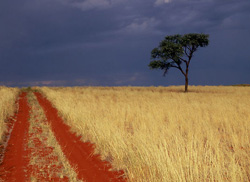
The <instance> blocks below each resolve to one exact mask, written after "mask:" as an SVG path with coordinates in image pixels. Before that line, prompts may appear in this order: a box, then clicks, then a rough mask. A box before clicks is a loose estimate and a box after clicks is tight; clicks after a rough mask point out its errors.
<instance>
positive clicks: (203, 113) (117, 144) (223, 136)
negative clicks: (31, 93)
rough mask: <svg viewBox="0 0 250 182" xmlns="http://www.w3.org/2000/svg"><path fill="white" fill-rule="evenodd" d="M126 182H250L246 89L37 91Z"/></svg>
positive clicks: (249, 116)
mask: <svg viewBox="0 0 250 182" xmlns="http://www.w3.org/2000/svg"><path fill="white" fill-rule="evenodd" d="M40 90H41V91H42V92H43V93H44V94H45V95H46V96H47V97H48V99H49V100H50V101H51V102H52V103H53V104H54V105H55V106H56V107H57V109H58V110H59V112H60V114H61V115H62V116H63V117H64V119H65V121H66V122H67V123H68V124H69V125H70V126H71V127H72V129H73V130H74V131H76V132H77V133H78V134H79V135H81V136H82V139H83V140H84V141H91V142H93V143H95V144H96V147H97V150H96V152H98V153H101V155H102V158H103V159H104V160H108V161H110V162H112V164H113V166H114V168H115V169H123V170H124V171H125V172H126V174H127V176H128V178H129V180H130V181H249V180H250V173H249V171H250V165H249V163H248V161H250V156H249V155H248V154H249V153H250V144H249V138H250V113H249V110H250V103H249V102H248V101H249V100H250V90H249V88H248V87H228V86H227V87H223V86H220V87H209V86H207V87H192V86H191V87H190V92H189V93H188V94H185V93H183V92H182V90H183V88H182V87H167V88H165V87H157V88H155V87H149V88H142V87H122V88H119V87H115V88H108V87H94V88H93V87H84V88H80V87H79V88H77V87H76V88H46V87H44V88H41V89H40Z"/></svg>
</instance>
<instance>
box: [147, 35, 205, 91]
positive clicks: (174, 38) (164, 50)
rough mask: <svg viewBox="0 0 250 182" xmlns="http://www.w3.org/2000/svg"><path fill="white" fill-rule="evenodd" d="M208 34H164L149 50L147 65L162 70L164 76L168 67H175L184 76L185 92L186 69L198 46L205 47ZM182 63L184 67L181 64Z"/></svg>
mask: <svg viewBox="0 0 250 182" xmlns="http://www.w3.org/2000/svg"><path fill="white" fill-rule="evenodd" d="M208 38H209V35H208V34H196V33H190V34H185V35H179V34H177V35H171V36H166V37H165V39H164V40H163V41H161V42H160V45H159V47H157V48H154V49H153V50H152V52H151V59H152V61H151V62H150V64H149V65H148V66H149V67H150V68H151V69H161V70H164V74H163V75H164V76H165V75H166V73H167V72H168V70H169V68H176V69H178V70H180V71H181V73H182V74H183V75H184V76H185V92H187V91H188V71H189V65H190V61H191V59H192V57H193V55H194V52H195V51H197V49H198V48H199V47H206V46H207V45H208V43H209V40H208ZM183 64H184V68H183V66H182V65H183Z"/></svg>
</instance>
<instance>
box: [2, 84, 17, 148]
mask: <svg viewBox="0 0 250 182" xmlns="http://www.w3.org/2000/svg"><path fill="white" fill-rule="evenodd" d="M19 91H20V90H19V89H18V88H10V87H2V86H0V144H1V142H2V139H3V138H2V137H3V136H2V135H3V134H4V132H5V131H6V122H8V121H7V118H8V117H10V116H13V115H14V112H15V111H16V110H17V105H16V104H15V101H16V99H17V97H18V94H19Z"/></svg>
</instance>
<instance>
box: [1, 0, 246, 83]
mask: <svg viewBox="0 0 250 182" xmlns="http://www.w3.org/2000/svg"><path fill="white" fill-rule="evenodd" d="M249 9H250V2H249V0H238V1H236V0H227V1H226V0H217V1H215V0H199V1H198V0H191V1H190V0H189V1H187V0H172V1H167V0H155V1H154V0H144V1H141V0H54V1H51V0H50V1H48V0H44V1H39V0H13V1H11V2H10V1H1V2H0V24H1V29H0V63H1V67H0V81H1V83H3V84H4V83H5V84H6V83H9V84H10V85H18V83H19V84H21V85H22V84H23V85H30V84H31V85H32V84H33V85H34V84H40V85H74V84H75V85H88V84H89V85H110V86H111V85H169V84H183V81H182V80H183V78H182V75H181V74H180V73H178V72H177V71H175V70H172V71H170V73H169V74H168V75H167V77H166V78H163V77H162V73H161V72H160V71H151V70H149V69H148V67H147V64H148V63H149V61H150V52H151V50H152V49H153V48H154V47H156V46H157V45H158V43H159V41H160V40H162V39H163V38H164V36H165V35H169V34H176V33H181V34H182V33H189V32H197V33H201V32H203V33H209V34H210V40H211V41H210V42H211V43H210V45H209V46H208V47H207V48H204V50H202V49H201V50H199V51H198V52H197V53H196V55H195V57H194V60H193V62H192V65H191V72H190V77H191V78H190V82H191V84H235V83H243V82H249V78H250V73H249V71H248V69H249V68H250V66H249V65H250V64H249V59H250V54H249V52H250V48H249V46H248V42H250V23H249V19H250V12H249ZM247 68H248V69H247ZM216 75H217V76H216ZM198 78H199V79H198ZM230 80H231V82H230Z"/></svg>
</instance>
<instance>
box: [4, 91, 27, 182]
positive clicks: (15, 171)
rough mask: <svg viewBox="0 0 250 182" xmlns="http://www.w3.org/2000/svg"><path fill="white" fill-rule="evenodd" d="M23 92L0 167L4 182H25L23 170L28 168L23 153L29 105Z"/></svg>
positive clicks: (25, 142) (25, 154) (25, 153)
mask: <svg viewBox="0 0 250 182" xmlns="http://www.w3.org/2000/svg"><path fill="white" fill-rule="evenodd" d="M26 95H27V94H26V93H25V92H23V93H21V95H20V96H19V103H18V104H19V110H18V113H17V115H16V120H17V121H16V122H15V124H14V127H13V130H12V132H11V137H10V139H9V141H8V146H7V147H6V151H5V155H4V158H3V162H2V164H1V166H0V177H1V178H2V179H3V180H4V181H27V180H26V179H27V178H26V177H27V176H26V175H25V170H26V168H27V166H28V163H29V160H28V159H27V152H26V151H25V148H26V144H27V137H28V130H29V122H28V117H29V105H28V102H27V98H26Z"/></svg>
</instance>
